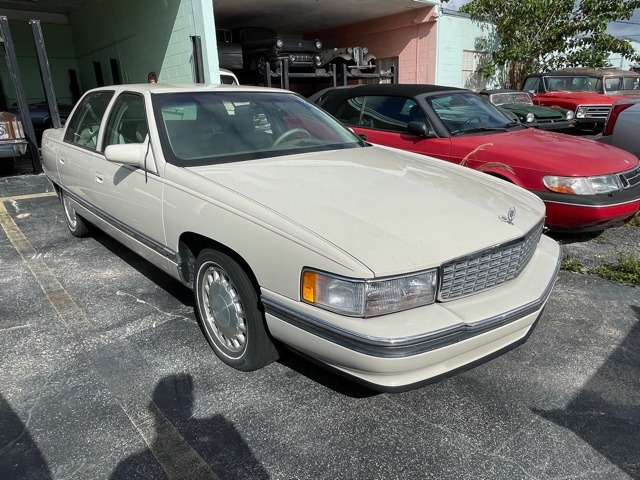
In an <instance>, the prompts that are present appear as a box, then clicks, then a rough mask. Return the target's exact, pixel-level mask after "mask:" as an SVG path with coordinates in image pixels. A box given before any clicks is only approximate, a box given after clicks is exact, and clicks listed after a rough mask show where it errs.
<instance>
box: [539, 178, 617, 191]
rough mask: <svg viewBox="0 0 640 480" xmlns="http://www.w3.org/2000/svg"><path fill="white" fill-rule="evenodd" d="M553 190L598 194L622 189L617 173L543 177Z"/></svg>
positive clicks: (545, 183) (547, 185) (548, 186)
mask: <svg viewBox="0 0 640 480" xmlns="http://www.w3.org/2000/svg"><path fill="white" fill-rule="evenodd" d="M542 181H543V183H544V185H545V186H546V187H547V188H548V189H549V190H551V191H552V192H557V193H568V194H570V195H596V194H598V193H610V192H615V191H617V190H621V189H622V184H621V183H620V179H619V178H618V176H617V175H599V176H597V177H559V176H556V175H548V176H546V177H544V178H543V179H542Z"/></svg>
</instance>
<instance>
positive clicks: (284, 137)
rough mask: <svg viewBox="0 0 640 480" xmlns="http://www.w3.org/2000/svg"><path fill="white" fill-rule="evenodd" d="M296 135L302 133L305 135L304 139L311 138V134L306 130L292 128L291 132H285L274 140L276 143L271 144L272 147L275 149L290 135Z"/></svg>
mask: <svg viewBox="0 0 640 480" xmlns="http://www.w3.org/2000/svg"><path fill="white" fill-rule="evenodd" d="M296 133H304V134H305V135H306V137H305V138H311V134H310V133H309V132H308V131H307V130H305V129H304V128H292V129H291V130H287V131H286V132H284V133H283V134H282V135H280V136H279V137H278V138H276V141H275V142H273V146H274V147H277V146H278V145H280V144H281V143H282V142H284V141H285V140H286V139H287V138H289V137H290V136H291V135H295V134H296Z"/></svg>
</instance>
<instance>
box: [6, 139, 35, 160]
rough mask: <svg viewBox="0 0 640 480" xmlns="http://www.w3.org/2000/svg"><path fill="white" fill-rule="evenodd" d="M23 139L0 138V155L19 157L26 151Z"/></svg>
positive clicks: (25, 143)
mask: <svg viewBox="0 0 640 480" xmlns="http://www.w3.org/2000/svg"><path fill="white" fill-rule="evenodd" d="M27 145H28V144H27V142H26V141H25V140H0V157H19V156H20V155H24V154H25V153H26V152H27Z"/></svg>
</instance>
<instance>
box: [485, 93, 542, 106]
mask: <svg viewBox="0 0 640 480" xmlns="http://www.w3.org/2000/svg"><path fill="white" fill-rule="evenodd" d="M491 103H493V104H494V105H512V104H514V103H522V104H525V105H533V102H532V101H531V97H530V96H529V94H528V93H526V92H521V93H516V92H508V93H494V94H492V95H491Z"/></svg>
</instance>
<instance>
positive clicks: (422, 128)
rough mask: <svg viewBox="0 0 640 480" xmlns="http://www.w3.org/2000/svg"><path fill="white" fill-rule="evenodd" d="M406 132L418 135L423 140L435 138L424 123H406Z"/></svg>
mask: <svg viewBox="0 0 640 480" xmlns="http://www.w3.org/2000/svg"><path fill="white" fill-rule="evenodd" d="M407 131H408V132H409V133H410V134H411V135H418V136H420V137H425V138H433V137H435V136H436V134H435V133H434V132H432V131H431V130H429V127H427V124H426V123H424V122H409V123H407Z"/></svg>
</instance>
